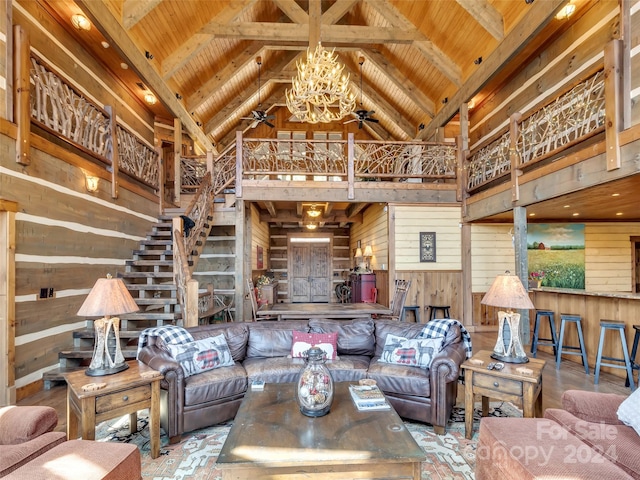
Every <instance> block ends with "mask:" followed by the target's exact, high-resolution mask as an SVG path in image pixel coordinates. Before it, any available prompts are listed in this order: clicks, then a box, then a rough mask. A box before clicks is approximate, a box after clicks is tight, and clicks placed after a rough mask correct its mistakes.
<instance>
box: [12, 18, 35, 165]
mask: <svg viewBox="0 0 640 480" xmlns="http://www.w3.org/2000/svg"><path fill="white" fill-rule="evenodd" d="M13 37H14V40H15V50H14V52H13V64H14V67H15V71H14V79H13V88H14V95H13V96H14V98H15V103H14V112H13V116H14V118H15V122H16V124H17V125H18V132H17V138H16V162H17V163H20V164H22V165H29V164H31V114H30V112H29V96H30V94H31V83H30V77H29V71H30V58H29V49H30V44H29V33H28V32H27V31H26V30H24V29H23V28H22V27H21V26H20V25H16V26H15V27H13Z"/></svg>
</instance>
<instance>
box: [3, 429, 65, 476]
mask: <svg viewBox="0 0 640 480" xmlns="http://www.w3.org/2000/svg"><path fill="white" fill-rule="evenodd" d="M66 439H67V434H66V433H64V432H47V433H43V434H42V435H39V436H38V437H36V438H33V439H31V440H29V441H27V442H24V443H18V444H16V445H1V446H0V477H4V476H6V475H8V474H9V473H11V472H13V471H14V470H16V469H17V468H19V467H21V466H22V465H25V464H26V463H29V462H30V461H31V460H33V459H34V458H36V457H39V456H40V455H42V454H43V453H44V452H46V451H47V450H50V449H52V448H53V447H55V446H56V445H58V444H60V443H63V442H64V441H65V440H66Z"/></svg>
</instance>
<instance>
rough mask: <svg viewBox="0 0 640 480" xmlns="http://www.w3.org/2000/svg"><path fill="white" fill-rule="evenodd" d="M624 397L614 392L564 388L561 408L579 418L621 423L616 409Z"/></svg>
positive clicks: (589, 420) (590, 420) (613, 423)
mask: <svg viewBox="0 0 640 480" xmlns="http://www.w3.org/2000/svg"><path fill="white" fill-rule="evenodd" d="M625 398H626V397H625V396H623V395H617V394H615V393H600V392H588V391H585V390H566V391H565V392H564V393H563V394H562V408H564V409H565V410H566V411H567V412H569V413H572V414H573V415H575V416H576V417H578V418H579V419H581V420H586V421H588V422H603V423H610V424H612V425H621V424H622V422H621V421H620V420H618V415H617V413H616V410H617V409H618V407H619V406H620V404H621V403H622V402H623V401H624V400H625Z"/></svg>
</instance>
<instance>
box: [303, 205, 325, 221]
mask: <svg viewBox="0 0 640 480" xmlns="http://www.w3.org/2000/svg"><path fill="white" fill-rule="evenodd" d="M321 214H322V212H321V211H320V210H318V209H317V208H316V206H315V204H313V205H311V208H310V209H309V210H307V215H309V216H310V217H311V218H317V217H319V216H320V215H321Z"/></svg>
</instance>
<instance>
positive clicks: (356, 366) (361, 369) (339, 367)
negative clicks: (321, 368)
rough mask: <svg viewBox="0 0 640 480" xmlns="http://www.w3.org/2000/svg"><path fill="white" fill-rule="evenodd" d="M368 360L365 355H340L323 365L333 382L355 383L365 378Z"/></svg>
mask: <svg viewBox="0 0 640 480" xmlns="http://www.w3.org/2000/svg"><path fill="white" fill-rule="evenodd" d="M369 360H370V358H369V357H368V356H366V355H340V356H339V357H338V359H336V360H333V361H331V362H327V363H326V364H325V365H326V367H327V368H328V369H329V372H331V378H333V381H334V382H357V381H358V380H360V379H362V378H366V377H367V370H368V368H369Z"/></svg>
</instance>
